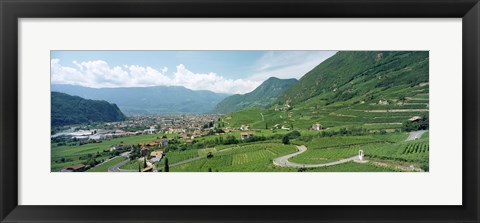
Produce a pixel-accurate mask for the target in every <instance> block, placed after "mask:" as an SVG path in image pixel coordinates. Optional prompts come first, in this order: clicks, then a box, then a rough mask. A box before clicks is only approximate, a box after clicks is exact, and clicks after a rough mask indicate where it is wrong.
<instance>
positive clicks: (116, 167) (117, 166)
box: [108, 159, 138, 172]
mask: <svg viewBox="0 0 480 223" xmlns="http://www.w3.org/2000/svg"><path fill="white" fill-rule="evenodd" d="M128 162H130V159H126V160H124V161H122V162H120V163H117V164H115V165H113V166H111V167H108V172H138V170H122V169H120V167H121V166H123V165H125V164H127V163H128Z"/></svg>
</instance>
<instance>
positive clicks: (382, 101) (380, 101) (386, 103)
mask: <svg viewBox="0 0 480 223" xmlns="http://www.w3.org/2000/svg"><path fill="white" fill-rule="evenodd" d="M378 104H379V105H388V101H387V100H379V101H378Z"/></svg>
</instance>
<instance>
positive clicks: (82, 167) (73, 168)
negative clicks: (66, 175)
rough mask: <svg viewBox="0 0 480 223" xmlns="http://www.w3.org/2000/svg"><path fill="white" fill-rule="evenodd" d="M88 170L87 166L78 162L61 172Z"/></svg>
mask: <svg viewBox="0 0 480 223" xmlns="http://www.w3.org/2000/svg"><path fill="white" fill-rule="evenodd" d="M85 170H86V166H85V165H83V164H76V165H72V166H66V167H64V168H63V169H62V170H61V171H60V172H83V171H85Z"/></svg>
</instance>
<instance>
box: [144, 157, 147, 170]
mask: <svg viewBox="0 0 480 223" xmlns="http://www.w3.org/2000/svg"><path fill="white" fill-rule="evenodd" d="M143 168H147V157H145V156H144V157H143Z"/></svg>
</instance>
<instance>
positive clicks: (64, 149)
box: [51, 134, 163, 172]
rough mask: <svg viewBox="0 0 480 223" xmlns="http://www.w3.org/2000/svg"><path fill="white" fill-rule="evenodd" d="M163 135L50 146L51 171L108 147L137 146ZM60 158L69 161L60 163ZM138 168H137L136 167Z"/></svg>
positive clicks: (75, 162) (80, 161)
mask: <svg viewBox="0 0 480 223" xmlns="http://www.w3.org/2000/svg"><path fill="white" fill-rule="evenodd" d="M162 136H163V134H155V135H139V136H129V137H123V138H115V139H111V140H104V141H102V142H101V143H89V144H84V145H80V146H77V145H66V146H56V144H52V149H51V164H52V166H51V170H52V171H53V172H55V171H59V170H61V169H62V168H63V167H65V166H69V165H74V164H79V163H82V162H85V161H86V160H88V157H87V156H88V155H89V154H90V155H95V154H96V153H97V152H99V153H102V152H103V151H108V150H109V149H110V147H112V146H114V145H117V144H120V143H126V144H131V145H134V144H139V143H148V142H151V141H153V140H155V139H157V137H162ZM110 157H111V156H110V155H102V156H100V157H97V158H96V159H97V160H99V161H100V160H107V159H109V158H110ZM62 158H65V159H66V160H71V161H68V162H60V161H61V159H62ZM137 168H138V167H137Z"/></svg>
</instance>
